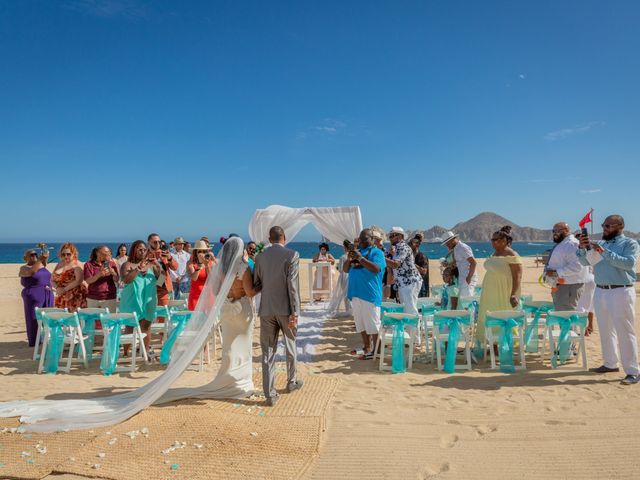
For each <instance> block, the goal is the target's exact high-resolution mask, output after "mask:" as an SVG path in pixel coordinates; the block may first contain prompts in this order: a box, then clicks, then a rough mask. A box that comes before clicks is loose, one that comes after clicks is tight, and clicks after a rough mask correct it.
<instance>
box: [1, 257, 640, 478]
mask: <svg viewBox="0 0 640 480" xmlns="http://www.w3.org/2000/svg"><path fill="white" fill-rule="evenodd" d="M524 261H525V264H524V273H523V287H522V290H523V293H524V294H532V295H533V297H534V298H535V299H537V300H548V299H550V294H549V290H548V289H546V288H544V287H543V286H541V285H539V284H538V276H539V275H540V273H541V268H540V267H536V266H535V265H534V263H533V259H530V258H526V259H525V260H524ZM482 263H483V261H482V260H479V265H480V268H479V273H480V276H481V277H482V274H483V268H482ZM17 271H18V265H6V264H5V265H0V317H1V318H2V322H1V323H0V386H1V388H0V401H9V400H16V399H41V398H47V399H62V398H73V397H78V396H80V397H83V398H91V397H94V396H100V395H105V394H111V393H117V392H123V391H126V390H129V389H132V388H135V387H138V386H141V385H143V384H145V383H147V382H148V381H149V380H151V379H153V378H155V377H156V376H157V375H159V374H160V373H161V372H162V368H161V367H160V366H158V365H157V364H155V365H149V366H145V365H142V366H141V367H140V368H139V370H138V371H137V372H135V373H131V374H116V375H113V376H110V377H105V376H103V375H100V373H99V370H98V367H97V362H95V363H94V364H93V365H92V366H91V367H90V368H89V369H88V370H84V369H79V368H76V369H74V370H73V371H72V373H71V374H63V373H59V374H57V375H37V374H36V364H35V362H34V361H33V360H31V356H32V351H31V349H29V348H28V347H27V343H26V335H25V327H24V319H23V307H22V300H21V298H20V290H21V287H20V284H19V280H18V277H17ZM300 271H301V279H300V285H301V290H302V296H303V300H306V299H308V291H307V289H308V287H307V285H308V282H307V277H306V275H307V268H306V267H304V266H301V269H300ZM431 272H432V273H431V282H432V284H438V283H441V279H440V276H439V273H438V264H437V262H435V261H433V262H431ZM637 322H638V318H637V317H636V324H637ZM257 334H258V329H257V328H256V330H255V333H254V367H258V366H259V346H258V343H257V338H258V337H257ZM359 343H360V340H359V335H356V333H355V331H354V328H353V322H352V320H351V319H350V318H339V319H327V320H324V321H323V324H322V329H321V335H320V338H319V340H318V342H317V343H316V345H315V351H314V353H313V355H311V356H310V357H309V358H308V359H307V360H308V361H306V362H304V363H301V367H300V368H301V371H302V375H303V378H305V380H306V381H307V384H308V386H305V388H303V389H302V390H300V391H299V392H294V393H293V394H291V395H285V396H284V397H286V398H284V399H283V401H282V402H281V403H282V404H280V402H279V404H278V405H277V406H276V407H274V409H273V411H270V410H269V409H268V408H265V407H263V406H262V404H261V402H260V401H259V400H257V401H255V402H253V403H251V402H250V401H248V402H247V403H246V404H244V403H243V404H241V405H239V406H237V407H236V406H235V405H237V404H235V403H233V402H222V401H207V402H202V405H199V404H198V403H196V404H191V405H190V404H189V402H186V404H177V405H176V406H174V407H172V408H164V409H162V408H155V407H154V408H152V409H148V411H145V412H142V413H141V414H139V415H137V416H136V417H134V418H133V419H131V420H129V421H128V422H127V423H129V422H131V425H133V426H132V427H128V426H126V425H125V426H118V427H115V426H114V427H112V428H110V429H105V430H108V431H109V432H94V433H93V435H94V437H92V440H91V441H92V442H93V443H92V444H91V445H89V442H88V441H87V440H84V439H83V438H84V437H82V435H88V433H86V432H84V433H82V434H80V435H76V434H74V433H68V434H65V433H62V434H51V435H52V436H51V437H49V436H41V435H39V434H38V435H35V434H34V436H33V439H28V440H25V439H24V438H20V437H24V436H21V435H17V434H11V433H1V434H0V465H2V467H1V468H0V478H5V476H6V478H45V477H46V478H57V479H63V478H65V479H70V478H85V477H100V478H114V479H115V478H117V479H120V478H133V476H132V474H133V472H132V471H131V470H127V468H128V467H127V465H129V464H128V463H127V461H124V460H123V461H122V462H115V461H114V463H113V464H112V465H109V464H108V462H106V461H104V462H103V464H104V467H103V468H101V469H96V468H93V467H92V465H91V463H92V462H94V463H95V460H87V458H88V457H86V458H85V456H83V455H85V454H86V455H88V456H93V457H95V455H96V454H95V453H94V452H95V450H90V448H92V445H96V444H97V443H96V442H98V440H100V438H102V437H100V438H98V437H96V436H98V435H99V434H100V435H101V434H102V433H105V434H106V433H108V434H111V431H113V432H114V434H115V432H119V434H121V435H123V434H124V433H125V432H126V431H127V430H125V429H126V428H131V429H133V428H136V427H135V426H136V425H137V426H138V427H137V428H140V425H143V423H144V422H159V423H158V424H157V425H158V426H157V427H155V430H153V429H152V432H151V434H150V438H149V439H146V440H145V439H142V438H140V439H138V440H136V441H135V442H138V443H135V442H133V441H130V440H129V439H126V438H125V439H122V437H121V439H120V440H119V441H118V442H117V443H116V444H115V445H112V446H109V447H106V446H105V447H103V448H108V450H104V451H106V452H107V453H106V455H107V458H110V457H113V458H125V457H134V458H129V460H132V461H135V460H136V458H135V455H136V452H137V450H135V449H129V448H128V447H127V445H129V443H127V442H131V445H132V447H131V448H134V447H135V448H140V449H141V450H140V451H139V452H138V453H139V454H140V455H141V456H142V455H145V457H146V458H145V461H147V462H149V463H148V464H145V465H149V466H148V467H147V469H146V470H144V469H143V470H138V471H136V472H135V476H137V477H138V478H274V476H278V477H279V478H304V479H328V478H336V479H337V478H366V479H389V478H394V479H395V478H397V479H427V478H442V479H458V478H499V479H503V478H504V479H513V478H515V477H519V478H532V479H539V478H549V479H556V478H575V479H578V478H580V479H584V478H594V479H595V478H629V479H630V478H638V477H639V476H640V473H638V472H639V468H640V457H639V456H638V450H639V448H640V390H639V387H637V386H635V387H634V386H622V385H620V383H619V380H620V379H621V378H622V374H621V373H612V374H606V375H596V374H591V373H588V372H584V371H579V370H577V369H576V368H575V367H576V364H575V363H569V364H568V365H565V366H562V367H560V368H558V369H556V370H553V369H551V367H550V364H549V360H548V358H547V359H544V361H541V359H540V357H539V356H538V355H534V354H531V355H527V370H526V371H518V372H517V373H514V374H502V373H500V372H499V371H492V370H490V369H489V366H488V364H487V363H483V364H481V365H479V366H478V368H474V370H472V371H470V372H464V373H462V372H461V373H456V374H454V375H449V374H443V373H440V372H438V371H437V370H436V369H435V368H434V366H433V365H431V364H424V363H418V364H417V365H416V366H415V368H414V369H413V370H411V371H409V372H407V373H405V374H401V375H392V374H390V373H389V372H379V371H378V369H377V362H375V363H374V362H372V361H363V360H358V359H356V358H354V357H353V356H351V355H350V354H349V351H350V350H351V349H352V348H353V347H356V346H358V345H359ZM587 352H588V361H589V366H598V365H600V364H601V356H600V345H599V338H598V332H597V328H596V332H595V333H594V334H593V335H592V336H590V337H589V338H587ZM282 366H284V364H282ZM216 368H217V363H216V362H212V364H211V365H207V366H205V371H204V372H197V371H195V369H194V370H189V371H187V372H186V373H185V374H184V375H183V376H182V377H181V378H180V381H179V383H180V385H181V386H183V385H193V386H195V385H199V384H202V383H206V382H208V381H209V380H210V379H211V378H213V376H214V375H215V371H216ZM256 371H257V370H256ZM258 377H259V376H257V377H256V378H258ZM279 380H280V384H279V385H280V386H284V384H283V382H284V380H283V379H282V378H280V379H279ZM256 387H257V388H259V387H260V385H259V383H257V384H256ZM245 407H246V408H245ZM276 409H280V410H277V411H276ZM241 410H242V412H241ZM203 412H205V413H206V414H203ZM260 412H264V413H260ZM190 415H193V419H195V420H193V419H192V417H191V416H190ZM172 418H173V419H175V418H182V419H184V422H185V423H183V424H182V427H181V424H180V423H179V422H178V423H171V422H170V420H171V419H172ZM163 419H165V420H163ZM198 419H199V420H198ZM207 419H211V422H215V425H214V424H212V425H211V426H209V425H207ZM136 422H137V423H136ZM141 422H142V423H141ZM163 422H164V423H163ZM189 422H194V423H193V424H194V425H195V429H196V430H197V429H198V428H201V429H202V430H207V432H208V435H209V436H208V437H207V438H206V439H205V440H203V442H204V447H202V452H204V453H202V455H205V454H206V455H210V456H211V458H214V457H215V458H216V461H217V462H219V463H217V464H215V465H216V468H219V470H215V471H206V470H203V469H200V470H198V469H197V468H196V467H193V468H192V469H190V468H191V467H190V466H189V465H191V463H189V462H192V463H193V462H195V463H194V464H197V463H198V462H201V461H202V459H199V458H200V457H197V455H200V453H199V452H200V451H201V450H200V449H198V448H191V449H185V450H184V452H180V451H178V452H176V453H175V455H176V457H175V458H179V459H181V461H178V460H176V462H177V463H175V465H178V463H179V464H180V468H179V469H172V466H173V465H174V463H171V462H173V461H174V460H171V462H170V463H166V460H163V457H162V455H161V454H160V453H159V451H160V450H161V449H162V448H165V446H164V443H162V442H163V441H169V438H170V439H171V442H173V440H179V439H180V438H181V436H184V435H187V433H189V435H191V434H193V435H195V436H194V437H193V438H194V439H193V440H190V442H191V441H193V442H196V441H197V439H196V436H197V432H195V433H194V432H185V431H181V428H186V427H185V426H184V425H189V424H190V423H189ZM16 425H17V421H16V419H0V427H12V426H16ZM162 425H166V427H165V428H166V429H167V430H161V428H162ZM214 426H215V428H214ZM117 428H119V430H117ZM123 430H124V431H123ZM238 432H241V433H242V434H240V433H238ZM304 432H308V434H306V433H304ZM253 433H256V435H253ZM302 433H304V435H302ZM65 435H67V437H66V438H64V437H63V436H65ZM154 435H156V436H155V437H154ZM301 435H302V436H304V437H305V438H302V437H301ZM36 437H37V440H40V439H41V438H42V439H44V440H43V441H45V442H46V441H50V442H51V445H57V446H56V447H55V448H54V447H52V448H50V449H49V450H50V453H48V454H47V455H51V456H52V457H51V458H53V455H58V457H57V459H56V460H55V462H53V461H51V462H49V463H48V464H47V462H45V461H44V460H43V459H45V457H46V455H42V456H38V454H37V453H35V452H34V453H33V454H32V455H33V457H27V458H34V459H35V460H36V461H37V462H38V465H39V464H40V463H42V464H43V466H42V468H36V467H35V466H34V465H33V464H30V465H29V466H28V468H27V467H25V465H24V464H25V460H24V457H21V456H20V451H21V450H22V449H25V448H31V450H33V444H35V442H36ZM174 437H175V438H174ZM254 437H256V438H254ZM104 438H106V436H105V437H104ZM154 438H158V439H159V440H158V444H157V445H154V446H153V448H151V449H150V450H144V448H147V447H145V445H146V444H145V443H144V442H147V443H148V442H151V441H153V440H154ZM185 438H186V437H185ZM254 439H255V440H256V447H255V448H256V450H255V451H257V452H261V453H260V455H265V456H266V458H269V455H272V456H273V457H272V460H273V462H272V463H273V465H272V466H269V468H267V467H266V466H265V465H263V463H265V462H264V458H265V457H261V456H259V455H253V454H251V451H252V450H251V448H252V447H251V445H252V444H251V442H252V441H254ZM125 440H126V442H125ZM75 441H77V442H78V443H77V444H74V442H75ZM161 444H162V447H161V446H160V445H161ZM74 445H76V446H75V447H74ZM194 445H195V443H194ZM280 446H281V447H282V451H278V449H277V448H275V447H280ZM96 448H98V447H96ZM187 450H189V451H188V452H187ZM22 451H23V450H22ZM147 451H151V452H156V453H155V455H156V456H157V458H156V457H154V456H153V455H150V454H146V453H144V452H147ZM189 452H190V453H189ZM239 452H240V453H239ZM270 452H271V453H270ZM187 453H188V456H187ZM180 455H183V457H180ZM74 456H75V457H78V461H74V462H71V463H70V460H69V457H74ZM81 458H82V461H79V459H81ZM140 458H142V457H140ZM212 461H213V460H212ZM240 463H244V464H243V465H239V464H240ZM266 463H269V462H266ZM16 465H17V466H16ZM131 465H133V464H131ZM211 465H213V464H211ZM233 465H235V466H234V468H235V469H232V470H225V468H231V467H230V466H233ZM283 465H284V466H286V468H285V467H284V466H283ZM18 467H19V468H18ZM31 467H33V468H31ZM281 467H282V468H281ZM131 468H133V467H131ZM211 468H213V466H212V467H211ZM61 472H63V473H64V475H62V474H61ZM221 472H223V473H221ZM234 472H235V473H234ZM71 474H73V475H71ZM147 474H148V475H149V476H146V475H147ZM78 475H79V477H78Z"/></svg>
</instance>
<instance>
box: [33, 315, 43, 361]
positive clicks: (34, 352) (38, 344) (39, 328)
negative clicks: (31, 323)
mask: <svg viewBox="0 0 640 480" xmlns="http://www.w3.org/2000/svg"><path fill="white" fill-rule="evenodd" d="M36 323H37V324H38V332H37V333H36V346H35V347H33V359H34V360H37V359H38V357H39V354H38V349H39V348H40V337H41V336H42V322H40V320H36Z"/></svg>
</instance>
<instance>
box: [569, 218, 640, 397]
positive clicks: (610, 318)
mask: <svg viewBox="0 0 640 480" xmlns="http://www.w3.org/2000/svg"><path fill="white" fill-rule="evenodd" d="M623 231H624V219H623V218H622V217H621V216H620V215H610V216H608V217H607V218H606V219H605V220H604V223H603V224H602V240H603V241H601V242H591V241H590V239H589V237H588V235H583V236H581V237H580V248H579V250H578V254H577V255H578V259H579V260H580V263H581V264H582V265H585V266H586V265H593V275H594V277H595V282H596V291H595V294H594V296H593V304H594V307H595V311H596V319H597V320H598V329H599V330H600V344H601V346H602V358H603V362H604V363H603V365H601V366H600V367H598V368H594V369H591V371H593V372H596V373H607V372H618V371H619V368H618V363H619V360H621V363H622V368H623V369H624V373H625V374H626V376H625V377H624V379H623V380H622V383H623V384H624V385H632V384H636V383H638V382H639V381H640V369H639V368H638V341H637V338H636V330H635V323H634V322H635V316H636V312H635V304H636V291H635V283H636V262H637V260H638V255H640V246H639V245H638V242H636V241H635V240H633V239H631V238H628V237H626V236H625V235H624V234H623ZM618 350H619V351H620V357H618Z"/></svg>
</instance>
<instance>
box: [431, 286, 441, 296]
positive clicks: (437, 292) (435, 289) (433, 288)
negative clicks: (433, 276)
mask: <svg viewBox="0 0 640 480" xmlns="http://www.w3.org/2000/svg"><path fill="white" fill-rule="evenodd" d="M443 290H444V285H431V295H433V296H434V297H439V296H441V295H442V291H443Z"/></svg>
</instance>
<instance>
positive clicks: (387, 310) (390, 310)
mask: <svg viewBox="0 0 640 480" xmlns="http://www.w3.org/2000/svg"><path fill="white" fill-rule="evenodd" d="M403 311H404V306H403V305H402V304H401V303H398V305H397V306H396V305H394V306H392V307H391V306H386V305H381V306H380V316H381V317H384V314H385V313H402V312H403Z"/></svg>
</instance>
